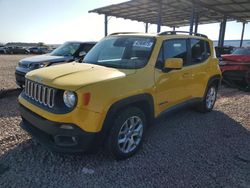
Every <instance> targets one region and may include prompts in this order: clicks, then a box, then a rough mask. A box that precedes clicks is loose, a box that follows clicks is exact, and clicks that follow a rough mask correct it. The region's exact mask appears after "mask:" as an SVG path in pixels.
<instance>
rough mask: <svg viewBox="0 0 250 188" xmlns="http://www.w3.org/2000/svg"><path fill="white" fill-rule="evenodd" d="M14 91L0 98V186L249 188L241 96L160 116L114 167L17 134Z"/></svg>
mask: <svg viewBox="0 0 250 188" xmlns="http://www.w3.org/2000/svg"><path fill="white" fill-rule="evenodd" d="M0 61H1V60H0ZM0 64H1V63H0ZM1 70H2V69H1ZM0 75H2V74H0ZM0 79H1V84H2V78H0ZM18 93H19V91H18V90H16V91H13V92H12V93H11V94H9V95H8V96H6V97H4V98H2V99H0V106H1V110H0V187H242V188H249V187H250V118H249V114H250V108H249V106H250V95H249V93H244V92H240V91H238V90H235V89H228V88H224V87H223V88H222V89H221V90H220V92H219V96H218V101H217V103H216V106H215V110H214V111H213V112H211V113H207V114H200V113H197V112H195V111H193V110H191V109H183V110H179V111H177V112H175V113H172V114H168V115H166V116H165V117H164V118H162V119H161V120H159V121H158V123H157V124H155V125H154V126H151V127H150V128H149V130H148V134H147V136H146V139H145V144H144V147H143V148H142V150H140V152H139V153H138V154H137V155H136V156H134V157H132V158H130V159H127V160H125V161H119V162H117V161H115V160H113V159H112V158H111V157H110V155H109V154H107V153H106V151H103V150H102V149H100V150H99V151H98V152H97V153H96V154H82V155H73V156H63V155H58V154H53V153H51V152H48V151H47V150H46V149H44V148H43V147H42V146H40V145H39V144H37V143H36V142H35V141H33V140H31V139H30V137H29V136H28V135H27V134H26V133H25V132H24V131H22V130H21V129H20V128H19V126H18V124H19V122H20V120H21V118H20V116H19V114H18V110H17V96H18Z"/></svg>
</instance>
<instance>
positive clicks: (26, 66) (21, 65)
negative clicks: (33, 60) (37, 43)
mask: <svg viewBox="0 0 250 188" xmlns="http://www.w3.org/2000/svg"><path fill="white" fill-rule="evenodd" d="M18 65H19V67H22V68H29V64H28V63H27V64H25V63H20V62H19V64H18Z"/></svg>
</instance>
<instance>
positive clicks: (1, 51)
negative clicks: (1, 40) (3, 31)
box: [0, 46, 6, 54]
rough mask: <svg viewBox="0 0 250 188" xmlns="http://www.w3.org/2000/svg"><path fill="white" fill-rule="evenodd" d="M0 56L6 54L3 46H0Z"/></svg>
mask: <svg viewBox="0 0 250 188" xmlns="http://www.w3.org/2000/svg"><path fill="white" fill-rule="evenodd" d="M0 54H6V50H5V47H4V46H0Z"/></svg>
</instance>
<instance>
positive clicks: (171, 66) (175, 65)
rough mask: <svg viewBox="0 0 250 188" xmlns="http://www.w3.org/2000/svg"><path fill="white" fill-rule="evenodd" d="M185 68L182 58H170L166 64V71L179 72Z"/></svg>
mask: <svg viewBox="0 0 250 188" xmlns="http://www.w3.org/2000/svg"><path fill="white" fill-rule="evenodd" d="M182 67H183V59H181V58H168V59H166V60H165V62H164V71H168V70H178V69H181V68H182Z"/></svg>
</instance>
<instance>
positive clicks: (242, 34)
mask: <svg viewBox="0 0 250 188" xmlns="http://www.w3.org/2000/svg"><path fill="white" fill-rule="evenodd" d="M245 25H246V23H245V22H243V27H242V33H241V39H240V47H242V44H243V39H244V32H245Z"/></svg>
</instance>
